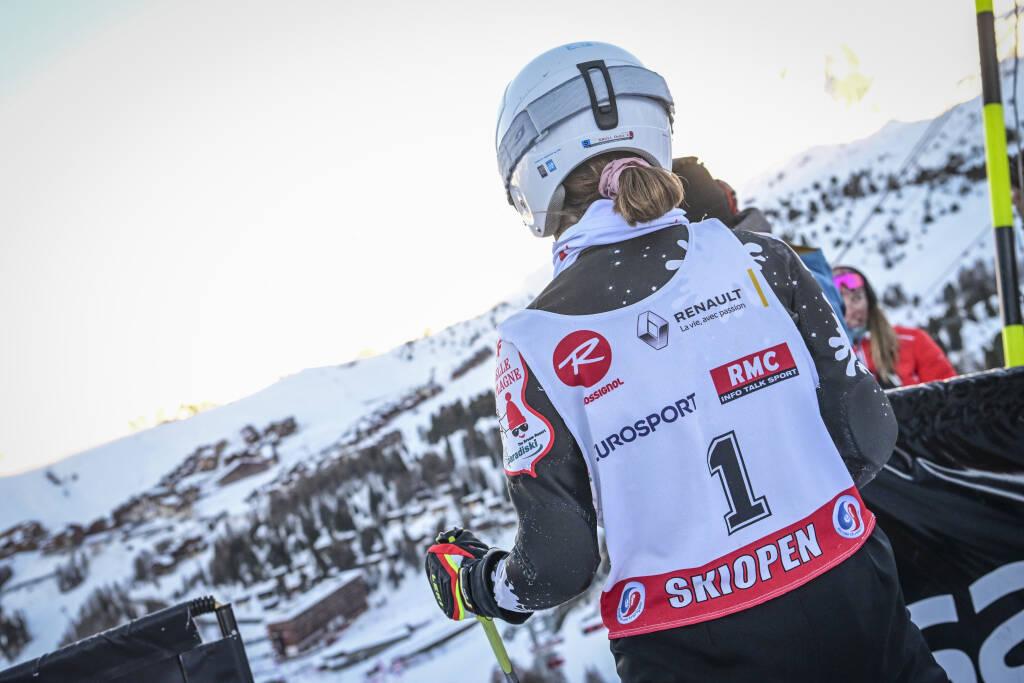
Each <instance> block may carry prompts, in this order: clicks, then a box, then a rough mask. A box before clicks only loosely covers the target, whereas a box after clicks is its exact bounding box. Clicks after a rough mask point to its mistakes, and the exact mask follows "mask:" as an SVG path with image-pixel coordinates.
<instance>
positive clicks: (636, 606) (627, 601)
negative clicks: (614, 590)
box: [615, 581, 647, 624]
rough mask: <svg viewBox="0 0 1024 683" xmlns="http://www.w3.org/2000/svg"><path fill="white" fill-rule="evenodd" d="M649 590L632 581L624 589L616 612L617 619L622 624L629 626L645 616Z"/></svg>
mask: <svg viewBox="0 0 1024 683" xmlns="http://www.w3.org/2000/svg"><path fill="white" fill-rule="evenodd" d="M646 598H647V589H646V588H645V587H644V585H643V584H642V583H640V582H639V581H630V582H629V583H627V584H626V585H625V586H623V587H622V596H621V597H620V598H619V607H618V609H616V610H615V618H616V619H618V621H619V623H620V624H628V623H629V622H631V621H634V620H635V619H636V618H637V617H639V616H640V615H641V614H643V611H644V602H645V601H646Z"/></svg>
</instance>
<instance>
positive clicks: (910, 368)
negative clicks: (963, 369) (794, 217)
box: [832, 266, 956, 387]
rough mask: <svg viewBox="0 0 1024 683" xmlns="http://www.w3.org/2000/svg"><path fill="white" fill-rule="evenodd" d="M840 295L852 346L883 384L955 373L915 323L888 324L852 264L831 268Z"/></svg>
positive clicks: (872, 292) (901, 383) (895, 384)
mask: <svg viewBox="0 0 1024 683" xmlns="http://www.w3.org/2000/svg"><path fill="white" fill-rule="evenodd" d="M832 274H833V278H834V280H835V283H836V289H838V290H839V291H840V293H841V294H842V295H843V303H844V304H845V307H846V324H847V326H848V327H849V329H850V334H851V336H852V339H851V341H852V342H853V348H854V350H855V351H856V352H857V355H858V356H859V357H860V359H861V361H863V362H864V363H865V364H866V365H867V366H868V369H869V370H871V372H872V373H873V374H874V375H875V377H877V378H878V382H879V384H881V385H882V386H883V387H900V386H908V385H911V384H920V383H921V382H932V381H935V380H940V379H949V378H950V377H955V376H956V370H955V369H953V365H952V364H951V363H950V362H949V359H948V358H946V354H945V353H943V352H942V349H941V348H939V345H938V344H936V343H935V340H934V339H932V338H931V337H929V336H928V333H927V332H925V331H924V330H922V329H919V328H917V327H902V326H900V325H895V326H893V325H890V324H889V320H888V318H886V317H885V313H884V312H883V311H882V308H881V307H880V306H879V305H878V297H877V296H876V295H875V290H874V289H872V288H871V284H870V283H869V282H868V279H867V278H866V277H864V274H863V273H862V272H860V271H859V270H857V269H856V268H851V267H850V266H837V267H836V268H834V269H833V270H832Z"/></svg>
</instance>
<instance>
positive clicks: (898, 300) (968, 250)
mask: <svg viewBox="0 0 1024 683" xmlns="http://www.w3.org/2000/svg"><path fill="white" fill-rule="evenodd" d="M1007 67H1012V64H1008V65H1006V66H1005V67H1004V90H1003V92H1004V93H1007V96H1009V94H1012V90H1011V85H1012V80H1011V78H1010V76H1009V71H1008V70H1007ZM1020 90H1021V92H1020V93H1019V94H1020V96H1021V97H1022V99H1024V81H1022V83H1021V87H1020ZM1006 116H1007V127H1008V131H1007V135H1008V138H1009V140H1010V141H1011V152H1010V153H1011V155H1015V149H1016V148H1015V146H1014V145H1013V142H1014V141H1015V140H1016V139H1017V137H1018V136H1017V134H1016V133H1015V132H1014V130H1013V125H1014V124H1013V121H1012V110H1011V109H1010V108H1009V107H1007V111H1006ZM984 160H985V156H984V139H983V137H982V128H981V104H980V99H979V98H976V99H974V100H971V101H969V102H965V103H962V104H960V105H957V106H955V107H953V108H951V109H950V110H948V111H947V112H945V113H944V114H942V115H941V116H939V117H937V118H936V119H934V120H931V121H919V122H915V123H897V122H893V123H889V124H888V125H886V126H885V127H884V128H882V129H881V130H880V131H878V132H877V133H875V134H873V135H871V136H869V137H867V138H865V139H863V140H858V141H856V142H851V143H849V144H845V145H837V146H830V147H816V148H812V149H810V150H807V151H806V152H804V153H802V154H799V155H797V156H796V157H794V158H793V159H792V160H791V161H790V162H789V163H788V164H786V166H785V167H783V168H782V169H781V170H779V171H777V172H773V173H771V174H768V175H765V176H763V177H761V178H758V179H755V180H754V181H753V182H751V183H750V184H749V185H748V187H746V188H745V192H744V195H745V198H746V200H747V202H746V203H748V204H750V205H756V206H759V207H760V208H762V209H763V210H764V211H765V212H766V214H768V215H769V217H770V219H771V220H772V222H773V224H774V225H775V228H776V232H777V233H779V234H782V235H784V236H786V237H787V238H789V239H791V240H793V241H794V242H798V243H804V244H809V245H813V246H819V247H821V248H822V249H823V250H824V252H825V255H826V256H827V257H828V258H829V260H830V262H831V263H833V265H836V264H839V263H844V264H849V265H854V266H856V267H858V268H860V269H862V270H864V271H865V272H866V274H867V275H868V276H869V278H870V279H871V280H872V284H873V285H874V286H875V288H876V290H877V291H878V292H879V294H880V295H881V296H882V297H883V301H884V303H885V305H886V308H887V310H888V311H889V314H890V319H891V321H892V322H893V323H895V324H906V325H919V326H923V327H926V328H927V329H928V331H929V332H931V333H932V335H933V336H936V337H937V338H938V340H939V341H940V343H942V344H943V346H945V348H946V349H947V351H948V352H949V353H950V356H951V358H952V359H953V361H954V363H955V364H957V366H958V367H959V369H960V370H961V371H964V372H966V371H971V370H977V369H980V368H982V367H985V366H986V365H992V364H993V363H995V362H997V361H998V359H997V358H996V356H997V355H998V352H997V351H995V350H994V349H996V348H998V345H993V337H994V335H995V334H996V332H997V331H998V329H999V325H998V321H997V320H996V318H995V311H996V310H997V309H996V306H997V304H996V300H995V298H994V297H995V289H994V279H993V273H992V270H991V269H992V266H991V264H992V257H993V250H994V247H993V237H992V229H991V221H990V218H989V203H988V186H987V183H986V180H985V170H984ZM1022 241H1024V240H1020V239H1018V241H1017V246H1018V250H1019V256H1018V258H1020V255H1024V245H1022V244H1021V242H1022ZM950 287H951V288H952V289H951V290H950Z"/></svg>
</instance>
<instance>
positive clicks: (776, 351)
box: [711, 342, 800, 405]
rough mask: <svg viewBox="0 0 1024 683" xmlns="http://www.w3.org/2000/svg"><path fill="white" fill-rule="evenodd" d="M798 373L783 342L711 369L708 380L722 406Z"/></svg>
mask: <svg viewBox="0 0 1024 683" xmlns="http://www.w3.org/2000/svg"><path fill="white" fill-rule="evenodd" d="M799 374H800V372H799V371H798V370H797V368H796V362H795V361H794V360H793V354H792V353H790V351H789V347H788V346H787V345H786V344H785V342H783V343H782V344H777V345H775V346H772V347H771V348H767V349H763V350H761V351H758V352H757V353H752V354H750V355H749V356H743V357H742V358H737V359H736V360H734V361H731V362H729V363H726V364H725V365H719V366H718V367H717V368H714V369H712V370H711V379H712V381H713V382H714V383H715V391H717V392H718V400H719V402H720V403H722V404H723V405H724V404H726V403H729V402H730V401H734V400H736V399H737V398H742V397H743V396H746V395H747V394H752V393H754V392H755V391H758V390H760V389H764V388H765V387H769V386H771V385H773V384H776V383H778V382H781V381H783V380H787V379H790V378H791V377H796V376H797V375H799Z"/></svg>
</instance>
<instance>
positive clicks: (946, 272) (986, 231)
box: [921, 225, 990, 292]
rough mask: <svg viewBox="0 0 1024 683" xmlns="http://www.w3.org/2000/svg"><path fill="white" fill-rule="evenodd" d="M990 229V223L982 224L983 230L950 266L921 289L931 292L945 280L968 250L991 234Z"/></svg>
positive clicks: (954, 258)
mask: <svg viewBox="0 0 1024 683" xmlns="http://www.w3.org/2000/svg"><path fill="white" fill-rule="evenodd" d="M989 229H990V228H989V226H988V225H985V226H982V229H981V232H979V233H978V236H977V237H975V238H974V239H973V240H971V241H970V242H969V243H968V244H967V246H966V247H964V248H963V250H962V251H961V252H960V253H959V254H957V255H956V256H954V257H953V260H952V262H950V264H949V266H948V267H947V268H946V269H945V270H944V271H942V274H941V275H939V276H938V277H937V278H935V280H934V281H932V283H931V284H930V285H928V286H927V287H925V288H924V289H923V290H921V291H922V292H930V291H932V290H933V289H934V288H935V287H936V286H937V285H938V284H940V283H941V282H942V281H943V280H945V279H946V278H947V277H949V274H950V273H952V272H953V269H954V268H956V267H957V266H958V265H959V264H960V262H961V260H962V259H963V257H964V256H966V255H967V252H969V251H970V250H971V249H973V248H974V246H975V245H976V244H978V243H979V242H981V240H982V239H984V238H985V236H986V235H988V234H989Z"/></svg>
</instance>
